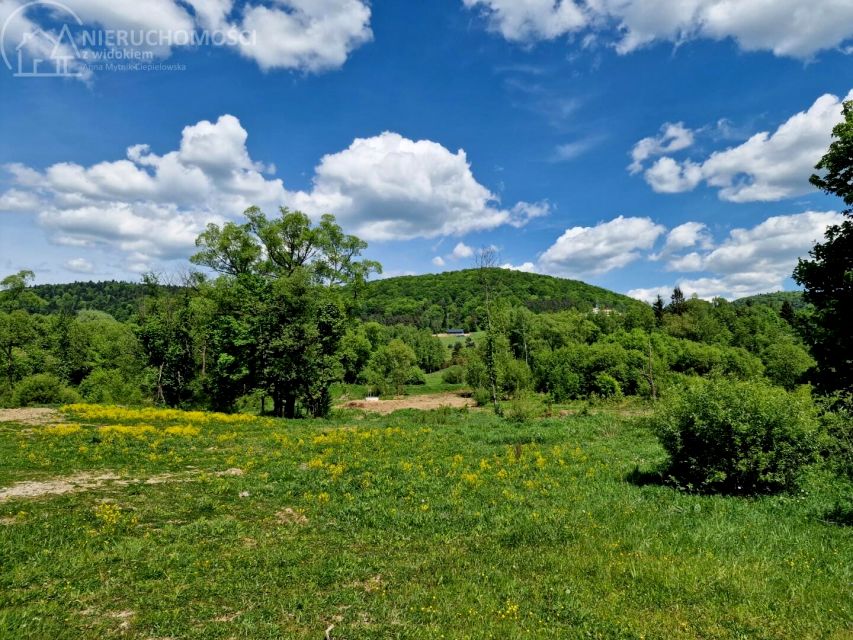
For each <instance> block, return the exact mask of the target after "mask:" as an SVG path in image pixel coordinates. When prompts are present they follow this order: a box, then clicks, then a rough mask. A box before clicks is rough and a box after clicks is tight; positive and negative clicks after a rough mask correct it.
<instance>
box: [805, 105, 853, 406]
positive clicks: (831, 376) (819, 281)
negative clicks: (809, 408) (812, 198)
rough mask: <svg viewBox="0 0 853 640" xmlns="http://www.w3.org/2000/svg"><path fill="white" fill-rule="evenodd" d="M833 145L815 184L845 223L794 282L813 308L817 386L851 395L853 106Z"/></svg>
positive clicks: (827, 236)
mask: <svg viewBox="0 0 853 640" xmlns="http://www.w3.org/2000/svg"><path fill="white" fill-rule="evenodd" d="M832 137H833V142H832V144H831V145H830V147H829V150H828V151H827V152H826V154H825V155H824V156H823V158H821V160H820V162H818V164H817V166H816V169H818V170H819V171H820V172H821V173H820V174H815V175H813V176H812V177H811V182H812V184H813V185H815V186H816V187H818V188H819V189H822V190H823V191H825V192H827V193H829V194H833V195H836V196H838V197H839V198H841V199H842V200H843V201H844V203H845V204H846V205H847V206H848V209H847V210H846V211H845V212H844V213H845V218H846V219H845V220H844V221H843V222H841V224H837V225H832V226H830V227H829V228H828V229H827V230H826V234H825V241H824V242H822V243H820V242H819V243H817V244H816V245H815V246H814V248H813V249H812V250H811V252H810V256H811V259H808V260H802V259H801V260H800V261H799V263H798V264H797V267H796V269H795V270H794V280H796V281H797V282H798V283H799V284H800V285H802V287H803V289H804V298H805V300H806V302H810V303H811V304H812V305H814V312H813V313H812V314H811V317H810V325H811V326H810V330H809V331H808V334H809V341H810V342H811V346H812V353H813V355H814V357H815V359H816V360H817V362H818V377H817V382H818V385H819V386H820V387H821V388H822V389H823V390H825V391H832V390H839V389H840V390H846V391H851V390H853V331H851V330H850V319H851V318H853V218H851V209H850V208H849V207H853V102H845V103H844V120H843V121H842V122H841V123H840V124H838V125H836V127H835V128H834V129H833V131H832Z"/></svg>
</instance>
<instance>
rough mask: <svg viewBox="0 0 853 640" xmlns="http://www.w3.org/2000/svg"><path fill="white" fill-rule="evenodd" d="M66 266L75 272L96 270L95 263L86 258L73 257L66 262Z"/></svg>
mask: <svg viewBox="0 0 853 640" xmlns="http://www.w3.org/2000/svg"><path fill="white" fill-rule="evenodd" d="M65 268H66V269H68V270H69V271H73V272H75V273H92V272H93V271H94V270H95V265H93V264H92V263H91V262H89V261H88V260H86V258H71V259H70V260H68V261H66V262H65Z"/></svg>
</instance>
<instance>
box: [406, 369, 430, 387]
mask: <svg viewBox="0 0 853 640" xmlns="http://www.w3.org/2000/svg"><path fill="white" fill-rule="evenodd" d="M406 384H415V385H418V384H426V374H425V373H424V372H423V369H421V368H420V367H417V366H415V367H412V368H411V369H410V370H409V377H408V379H407V380H406Z"/></svg>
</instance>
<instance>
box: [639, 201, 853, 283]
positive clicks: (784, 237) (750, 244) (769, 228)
mask: <svg viewBox="0 0 853 640" xmlns="http://www.w3.org/2000/svg"><path fill="white" fill-rule="evenodd" d="M842 220H843V216H842V215H841V214H840V213H837V212H834V211H806V212H804V213H796V214H791V215H781V216H771V217H769V218H767V219H765V220H764V221H762V222H760V223H759V224H757V225H755V226H754V227H751V228H738V229H732V230H731V231H730V232H729V234H728V236H727V237H726V239H725V240H723V241H722V242H721V243H719V244H717V245H715V246H714V245H712V244H711V243H710V241H709V239H708V237H707V236H706V235H705V234H704V231H703V230H702V228H704V225H702V224H701V223H687V224H691V225H696V226H695V229H699V236H698V238H699V240H698V241H697V242H693V243H692V244H686V245H685V246H684V248H687V247H696V246H697V245H698V247H699V249H698V250H695V251H691V252H689V253H687V254H684V255H679V256H673V257H671V258H670V259H669V261H668V263H667V269H668V270H670V271H677V272H682V273H696V274H704V275H699V277H696V278H685V277H683V276H682V277H681V278H680V279H678V280H677V281H676V282H675V283H674V284H678V286H680V287H681V288H682V290H683V291H684V293H686V294H688V295H692V294H694V293H695V294H696V295H698V296H699V297H700V298H713V297H717V296H720V297H724V298H739V297H742V296H749V295H753V294H756V293H765V292H768V291H778V290H780V289H782V288H783V287H784V284H785V280H786V279H788V278H789V277H790V276H791V273H792V272H793V270H794V267H795V266H796V264H797V259H798V258H800V257H803V256H806V255H807V254H808V252H809V250H810V249H811V248H812V247H813V246H814V244H815V242H818V241H821V240H822V239H823V236H824V232H825V231H826V228H827V227H828V226H830V225H833V224H838V223H840V222H841V221H842ZM684 226H685V225H681V227H684ZM681 227H676V229H673V232H675V231H676V230H678V229H680V228H681ZM671 233H672V232H671ZM686 235H687V236H689V235H690V234H689V233H687V234H686ZM674 284H673V286H674ZM662 290H670V291H671V290H672V286H668V287H667V286H664V287H652V288H641V289H634V290H632V291H629V292H628V295H631V296H634V297H636V298H640V299H642V300H650V299H653V298H654V297H655V295H657V293H659V292H660V291H662Z"/></svg>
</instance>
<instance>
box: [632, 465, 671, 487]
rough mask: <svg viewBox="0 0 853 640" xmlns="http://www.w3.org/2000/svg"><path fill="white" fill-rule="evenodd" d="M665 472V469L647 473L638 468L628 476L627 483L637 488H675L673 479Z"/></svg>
mask: <svg viewBox="0 0 853 640" xmlns="http://www.w3.org/2000/svg"><path fill="white" fill-rule="evenodd" d="M664 471H665V469H664V468H659V469H653V470H651V471H647V470H642V469H640V467H639V466H636V467H634V468H633V469H632V470H631V471H629V472H628V473H627V474H626V476H625V481H626V482H630V483H631V484H633V485H634V486H637V487H648V486H655V487H675V485H674V483H673V482H672V480H671V478H669V477H668V476H667V475H666V474H665V473H664Z"/></svg>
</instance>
